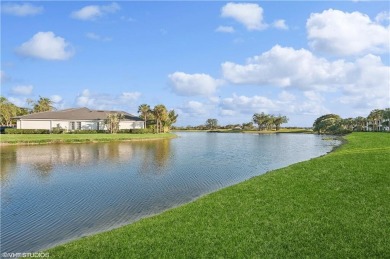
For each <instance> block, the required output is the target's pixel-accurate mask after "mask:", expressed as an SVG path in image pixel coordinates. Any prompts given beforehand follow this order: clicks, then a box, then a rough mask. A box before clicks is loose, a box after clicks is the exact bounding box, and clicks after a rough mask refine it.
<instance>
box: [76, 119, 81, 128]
mask: <svg viewBox="0 0 390 259" xmlns="http://www.w3.org/2000/svg"><path fill="white" fill-rule="evenodd" d="M77 129H78V130H81V121H78V122H77Z"/></svg>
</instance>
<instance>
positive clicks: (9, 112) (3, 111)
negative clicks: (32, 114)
mask: <svg viewBox="0 0 390 259" xmlns="http://www.w3.org/2000/svg"><path fill="white" fill-rule="evenodd" d="M19 112H20V108H19V107H17V106H16V105H14V104H13V103H11V102H10V101H8V100H7V98H5V97H3V96H0V120H1V125H6V126H11V125H12V117H15V116H17V115H18V113H19Z"/></svg>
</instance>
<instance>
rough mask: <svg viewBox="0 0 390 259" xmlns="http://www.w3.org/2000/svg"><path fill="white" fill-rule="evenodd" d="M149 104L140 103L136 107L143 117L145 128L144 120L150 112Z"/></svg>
mask: <svg viewBox="0 0 390 259" xmlns="http://www.w3.org/2000/svg"><path fill="white" fill-rule="evenodd" d="M150 112H151V110H150V106H149V105H147V104H141V105H140V106H139V107H138V113H139V114H140V117H141V118H143V119H144V127H145V129H146V121H147V120H148V117H149V114H150Z"/></svg>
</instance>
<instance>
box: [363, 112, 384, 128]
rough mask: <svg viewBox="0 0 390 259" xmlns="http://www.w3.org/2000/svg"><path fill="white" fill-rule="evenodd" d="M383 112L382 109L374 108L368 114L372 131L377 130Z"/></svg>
mask: <svg viewBox="0 0 390 259" xmlns="http://www.w3.org/2000/svg"><path fill="white" fill-rule="evenodd" d="M383 112H384V111H383V110H379V109H375V110H372V111H371V112H370V114H369V115H368V117H367V119H368V120H369V121H371V124H372V130H373V131H378V130H379V123H380V121H381V120H382V118H383Z"/></svg>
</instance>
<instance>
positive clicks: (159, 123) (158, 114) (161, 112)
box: [153, 104, 168, 133]
mask: <svg viewBox="0 0 390 259" xmlns="http://www.w3.org/2000/svg"><path fill="white" fill-rule="evenodd" d="M153 115H154V117H155V119H156V132H157V133H160V132H163V121H164V122H165V121H166V120H167V119H168V112H167V108H166V107H165V106H164V105H163V104H159V105H156V106H154V108H153Z"/></svg>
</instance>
